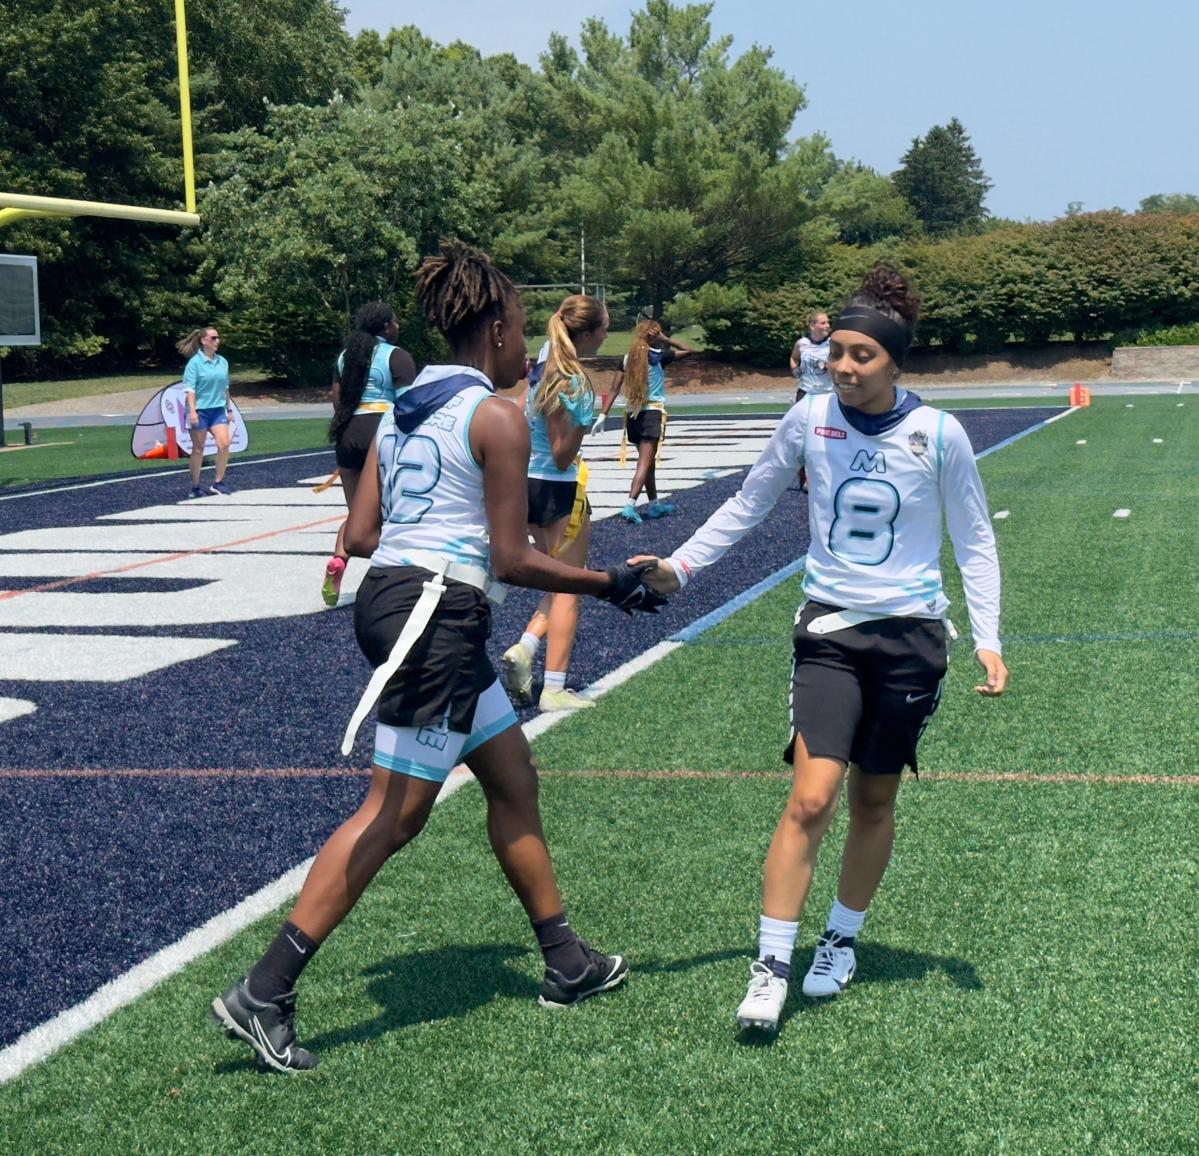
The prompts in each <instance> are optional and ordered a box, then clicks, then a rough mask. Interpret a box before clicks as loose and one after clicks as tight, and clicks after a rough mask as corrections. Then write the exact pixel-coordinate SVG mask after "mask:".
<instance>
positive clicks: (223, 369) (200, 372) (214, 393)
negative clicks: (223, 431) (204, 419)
mask: <svg viewBox="0 0 1199 1156" xmlns="http://www.w3.org/2000/svg"><path fill="white" fill-rule="evenodd" d="M183 388H184V389H185V390H187V392H188V393H194V394H195V395H196V403H195V404H196V409H218V408H224V406H225V403H226V401H227V400H228V398H229V363H228V362H227V361H226V360H225V359H224V358H223V357H222V356H221V355H220V354H219V353H218V354H216V355H215V356H214V357H212V358H211V359H209V358H207V357H205V356H204V352H203V350H200V349H197V350H196V352H195V353H193V354H192V356H191V360H190V361H188V363H187V365H186V366H184V369H183Z"/></svg>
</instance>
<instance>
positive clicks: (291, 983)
mask: <svg viewBox="0 0 1199 1156" xmlns="http://www.w3.org/2000/svg"><path fill="white" fill-rule="evenodd" d="M381 732H391V734H392V736H393V738H394V737H395V736H396V735H399V736H400V738H399V740H398V747H399V749H400V754H401V755H402V754H403V753H404V751H405V750H406V751H407V752H408V753H416V751H418V750H420V747H419V746H418V744H417V743H416V740H415V735H416V734H417V728H405V729H404V730H403V731H401V730H400V729H399V728H386V727H383V726H382V725H380V727H379V728H378V731H377V732H376V734H377V742H378V741H379V736H380V734H381ZM465 737H466V736H464V735H460V736H458V741H457V742H456V743H454V744H453V747H452V750H450V751H449V753H448V754H447V755H446V759H447V761H448V760H450V759H453V758H454V757H456V755H457V752H458V751H459V750H460V749H461V746H462V741H463V740H464V739H465ZM381 745H383V746H385V747H387V748H388V751H389V754H390V755H394V754H395V749H396V747H397V743H396V742H391V743H387V742H384V743H382V744H381ZM425 749H427V748H425ZM379 757H380V754H379V749H378V747H377V748H376V760H378V759H379ZM389 761H390V760H389ZM449 766H452V762H450V763H449V765H447V766H445V767H444V768H442V767H436V768H429V769H427V770H426V771H425V772H424V773H425V774H427V775H428V776H429V777H427V778H426V777H421V776H420V775H419V774H408V773H403V772H396V771H393V770H390V769H388V768H387V767H385V766H381V765H379V763H378V761H377V762H376V764H375V765H374V766H373V767H372V769H371V783H370V787H369V789H368V790H367V794H366V798H365V799H364V800H363V802H362V805H361V806H360V807H359V808H358V810H357V811H356V812H355V813H354V814H353V815H352V816H350V818H349V819H347V820H346V821H345V822H344V823H342V825H341V826H340V827H338V828H337V830H336V831H334V832H333V834H332V835H331V836H330V837H329V838H328V840H327V841H326V842H325V844H324V846H323V847H321V849H320V852H319V853H318V854H317V857H316V861H315V862H314V863H313V865H312V869H311V870H310V871H309V872H308V878H307V879H306V880H305V881H304V886H303V889H302V890H301V891H300V897H299V898H298V899H297V900H296V903H295V906H294V907H293V908H292V910H291V913H290V914H289V915H288V917H287V920H286V921H285V922H284V924H283V926H282V927H281V928H280V929H279V932H278V933H277V934H276V936H275V938H274V940H273V941H272V942H271V943H270V944H269V945H268V947H267V949H266V951H265V952H263V954H262V955H261V956H260V957H259V959H258V962H257V963H256V964H255V965H254V967H253V968H251V970H250V971H249V973H248V974H247V975H246V977H245V978H244V979H242V980H240V981H238V982H237V983H235V984H233V985H232V986H231V987H229V988H228V989H227V990H226V991H224V992H223V993H222V994H221V995H220V996H218V997H217V998H216V999H215V1000H213V1003H212V1013H213V1016H214V1018H215V1019H216V1020H217V1022H218V1023H219V1024H220V1025H221V1026H222V1027H224V1029H225V1033H226V1035H228V1036H230V1037H231V1038H236V1039H240V1040H242V1041H243V1042H245V1043H247V1044H249V1045H250V1047H251V1048H253V1049H254V1051H255V1052H256V1053H257V1055H258V1058H259V1061H260V1063H262V1064H263V1065H264V1066H266V1067H269V1068H272V1069H274V1070H276V1071H280V1072H295V1071H307V1070H309V1069H311V1068H315V1067H316V1057H315V1056H313V1055H312V1053H311V1052H308V1051H306V1050H305V1049H303V1048H297V1047H295V1046H294V1045H295V1038H296V1037H295V1005H296V993H295V987H296V982H297V980H298V979H299V977H300V974H301V973H302V972H303V970H304V968H305V967H307V966H308V964H309V963H311V961H312V958H313V956H314V955H315V954H316V951H317V948H319V947H320V945H321V943H322V942H323V941H324V940H325V938H326V937H327V936H328V935H329V933H330V932H331V931H332V930H333V929H334V928H335V927H336V926H337V925H338V924H339V923H340V922H341V921H342V920H343V919H344V918H345V917H346V915H347V914H348V913H349V912H350V910H351V909H352V908H353V906H354V904H355V903H356V902H357V901H358V899H359V897H360V896H361V895H362V892H363V891H364V890H365V889H366V886H367V884H368V883H369V882H370V881H371V880H372V879H373V878H374V877H375V874H376V873H377V872H378V870H379V868H380V867H382V866H383V864H384V863H386V862H387V860H388V859H389V858H390V857H391V856H392V855H394V854H395V852H396V851H398V850H399V849H400V848H401V847H403V846H404V845H405V844H406V843H407V842H409V841H410V840H411V839H413V838H414V837H415V836H416V835H417V834H419V833H420V831H421V829H422V828H423V827H424V824H425V821H426V819H427V818H428V817H429V811H430V810H431V809H432V807H433V803H434V801H435V800H436V798H437V792H438V791H439V790H440V788H441V784H442V782H443V781H444V778H445V776H446V775H448V773H449Z"/></svg>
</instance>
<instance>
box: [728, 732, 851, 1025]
mask: <svg viewBox="0 0 1199 1156" xmlns="http://www.w3.org/2000/svg"><path fill="white" fill-rule="evenodd" d="M794 745H795V755H794V758H795V763H794V766H795V770H794V775H793V777H792V781H791V793H790V795H789V796H788V798H787V804H786V806H785V807H784V808H783V814H782V816H781V817H780V819H779V821H778V824H777V826H776V827H775V830H774V836H773V838H772V839H771V841H770V850H769V851H768V852H767V853H766V868H765V871H764V877H763V884H762V914H761V918H760V922H759V936H758V958H757V960H756V961H755V962H754V963H753V964H751V966H750V978H749V988H748V990H747V991H746V995H745V999H744V1000H742V1002H741V1005H740V1006H739V1007H738V1008H737V1024H738V1026H739V1027H741V1028H742V1029H754V1030H758V1031H763V1032H767V1033H771V1034H772V1033H774V1032H776V1031H777V1030H778V1024H779V1018H780V1016H781V1015H782V1010H783V1004H784V1003H785V1002H786V998H787V986H788V983H789V981H790V976H791V956H792V953H793V952H794V950H795V940H796V938H797V936H798V933H799V917H800V915H801V914H802V912H803V907H804V902H805V901H806V899H807V897H808V890H809V888H810V887H811V885H812V875H813V873H814V871H815V868H816V856H817V852H818V851H819V850H820V844H821V842H822V841H823V839H824V836H825V834H826V832H827V831H828V828H829V824H830V823H831V822H832V819H833V816H834V814H836V810H837V800H838V797H839V795H840V791H841V780H842V778H843V776H844V774H845V764H844V762H842V761H840V760H838V759H832V758H820V757H817V758H813V757H812V756H810V755H809V754H808V751H807V747H806V746H805V745H804V740H803V737H802V735H796V736H795V744H794Z"/></svg>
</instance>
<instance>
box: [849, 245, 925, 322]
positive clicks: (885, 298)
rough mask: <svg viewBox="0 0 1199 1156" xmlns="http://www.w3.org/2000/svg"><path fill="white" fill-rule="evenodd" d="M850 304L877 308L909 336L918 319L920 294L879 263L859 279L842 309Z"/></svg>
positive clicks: (900, 276)
mask: <svg viewBox="0 0 1199 1156" xmlns="http://www.w3.org/2000/svg"><path fill="white" fill-rule="evenodd" d="M850 305H868V306H869V307H870V308H871V309H877V310H878V311H879V312H880V313H881V314H882V315H883V316H884V317H889V318H890V319H891V320H892V321H897V322H898V323H899V324H900V325H902V326H903V327H904V328H905V329H907V331H908V332H909V333H911V332H912V331H913V330H914V329H915V328H916V319H917V318H918V317H919V316H920V295H919V294H918V293H917V292H916V290H915V289H913V288H912V286H911V284H910V283H909V282H908V279H907V278H906V277H905V276H904V275H903V274H902V273H901V272H900V271H899V270H898V269H896V268H894V267H893V266H891V265H888V264H887V263H886V262H885V261H880V262H879V263H878V264H877V265H875V266H874V268H873V269H871V270H870V272H869V273H867V274H866V276H865V277H863V278H862V284H861V285H860V286H858V291H857V292H856V293H855V294H854V295H853V296H852V297H850V298H849V300H848V301H846V302H845V305H844V306H842V308H843V309H844V308H847V307H848V306H850Z"/></svg>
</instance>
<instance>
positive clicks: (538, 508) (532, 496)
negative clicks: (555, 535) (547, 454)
mask: <svg viewBox="0 0 1199 1156" xmlns="http://www.w3.org/2000/svg"><path fill="white" fill-rule="evenodd" d="M578 488H579V487H578V483H577V482H553V481H550V479H549V478H530V479H529V525H530V526H552V525H553V524H554V523H555V522H559V521H561V520H562V519H563V518H568V517H570V512H571V510H573V509H574V505H575V491H576V490H577V489H578Z"/></svg>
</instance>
